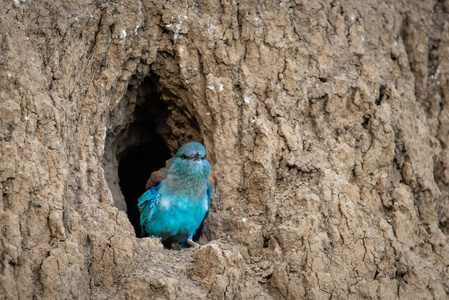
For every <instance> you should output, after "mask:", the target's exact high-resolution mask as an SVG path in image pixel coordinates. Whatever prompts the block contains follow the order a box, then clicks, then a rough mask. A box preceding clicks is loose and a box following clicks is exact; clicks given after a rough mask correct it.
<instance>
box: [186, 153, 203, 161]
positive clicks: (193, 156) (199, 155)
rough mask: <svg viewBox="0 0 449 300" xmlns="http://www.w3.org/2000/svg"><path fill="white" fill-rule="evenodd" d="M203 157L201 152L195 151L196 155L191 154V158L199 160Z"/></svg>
mask: <svg viewBox="0 0 449 300" xmlns="http://www.w3.org/2000/svg"><path fill="white" fill-rule="evenodd" d="M200 157H201V154H200V153H199V152H197V153H195V155H192V156H190V158H189V159H190V160H198V159H199V158H200Z"/></svg>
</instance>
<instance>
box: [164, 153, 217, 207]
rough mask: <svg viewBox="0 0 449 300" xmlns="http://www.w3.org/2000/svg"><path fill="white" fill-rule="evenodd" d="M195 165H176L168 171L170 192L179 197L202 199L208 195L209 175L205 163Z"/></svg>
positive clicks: (167, 180)
mask: <svg viewBox="0 0 449 300" xmlns="http://www.w3.org/2000/svg"><path fill="white" fill-rule="evenodd" d="M195 164H196V165H189V166H185V165H180V164H176V163H175V164H174V165H173V166H172V167H171V168H170V170H169V171H168V174H167V178H166V180H165V181H166V185H167V188H168V190H170V191H171V192H172V193H175V194H178V195H186V196H188V197H192V198H195V199H198V200H200V199H202V198H203V197H204V195H205V193H206V189H207V185H206V183H207V177H208V175H209V174H208V172H207V166H206V165H205V164H204V163H203V162H198V163H195ZM206 176H207V177H206Z"/></svg>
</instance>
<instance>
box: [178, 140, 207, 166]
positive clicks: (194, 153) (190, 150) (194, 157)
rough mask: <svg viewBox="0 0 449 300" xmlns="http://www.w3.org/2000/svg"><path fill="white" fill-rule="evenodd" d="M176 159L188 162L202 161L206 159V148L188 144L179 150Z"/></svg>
mask: <svg viewBox="0 0 449 300" xmlns="http://www.w3.org/2000/svg"><path fill="white" fill-rule="evenodd" d="M176 158H180V159H182V160H184V161H190V162H193V161H202V160H205V159H206V148H204V146H203V145H201V144H200V143H196V142H190V143H187V144H185V145H184V146H182V147H181V148H179V150H178V152H176Z"/></svg>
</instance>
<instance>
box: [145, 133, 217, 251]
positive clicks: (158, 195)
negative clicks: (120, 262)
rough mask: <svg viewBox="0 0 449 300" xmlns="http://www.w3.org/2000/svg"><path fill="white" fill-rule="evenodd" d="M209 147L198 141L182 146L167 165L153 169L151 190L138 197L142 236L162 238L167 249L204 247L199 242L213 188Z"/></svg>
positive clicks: (149, 185) (149, 187)
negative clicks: (207, 154)
mask: <svg viewBox="0 0 449 300" xmlns="http://www.w3.org/2000/svg"><path fill="white" fill-rule="evenodd" d="M210 171H211V167H210V164H209V162H208V161H207V160H206V149H205V148H204V146H203V145H202V144H200V143H197V142H189V143H187V144H185V145H184V146H182V147H181V148H179V150H178V152H176V155H175V156H174V157H173V158H171V159H169V160H168V161H167V163H166V167H165V168H163V169H161V170H159V171H156V172H153V173H152V175H151V177H150V179H149V180H148V182H147V185H146V187H147V188H148V190H147V191H146V192H145V193H144V194H143V195H142V196H141V197H140V198H139V199H138V204H137V206H138V208H139V212H140V225H141V227H142V235H148V236H153V237H158V238H160V240H161V242H162V244H163V245H164V247H165V248H168V249H171V247H172V243H175V242H176V243H179V244H180V245H181V247H182V248H188V247H190V246H194V247H195V248H196V249H198V248H199V247H200V244H198V243H196V242H195V241H198V239H199V236H200V234H201V232H202V231H203V227H204V221H205V220H206V218H207V216H208V214H209V206H210V203H211V199H212V188H211V186H210V184H209V183H208V182H207V180H208V178H209V175H210Z"/></svg>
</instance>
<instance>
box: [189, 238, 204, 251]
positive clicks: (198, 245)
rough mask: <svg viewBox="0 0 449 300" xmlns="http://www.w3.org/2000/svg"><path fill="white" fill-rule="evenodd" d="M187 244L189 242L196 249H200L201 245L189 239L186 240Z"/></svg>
mask: <svg viewBox="0 0 449 300" xmlns="http://www.w3.org/2000/svg"><path fill="white" fill-rule="evenodd" d="M187 244H189V245H190V246H194V247H195V249H196V250H198V249H200V247H201V245H200V244H198V243H195V242H194V241H192V240H191V239H188V240H187Z"/></svg>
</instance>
